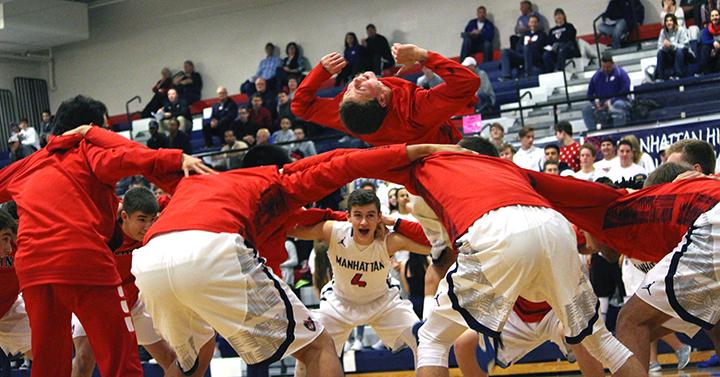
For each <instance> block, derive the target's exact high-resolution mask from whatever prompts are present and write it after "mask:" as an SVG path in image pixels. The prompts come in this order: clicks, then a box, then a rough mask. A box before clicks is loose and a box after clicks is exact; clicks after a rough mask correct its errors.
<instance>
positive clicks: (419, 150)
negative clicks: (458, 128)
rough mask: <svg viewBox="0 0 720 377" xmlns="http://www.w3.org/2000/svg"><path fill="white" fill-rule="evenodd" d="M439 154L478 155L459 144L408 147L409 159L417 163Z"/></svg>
mask: <svg viewBox="0 0 720 377" xmlns="http://www.w3.org/2000/svg"><path fill="white" fill-rule="evenodd" d="M439 152H456V153H471V154H477V153H476V152H473V151H471V150H468V149H465V148H463V147H461V146H459V145H457V144H417V145H409V146H408V147H407V154H408V159H409V160H410V161H415V160H418V159H420V158H423V157H427V156H429V155H431V154H433V153H439Z"/></svg>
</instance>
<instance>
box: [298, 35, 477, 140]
mask: <svg viewBox="0 0 720 377" xmlns="http://www.w3.org/2000/svg"><path fill="white" fill-rule="evenodd" d="M392 52H393V56H394V57H395V60H396V61H397V62H398V64H405V65H406V66H407V65H412V64H415V63H416V62H419V63H420V64H422V65H423V66H425V67H428V68H430V69H431V70H432V71H433V72H435V73H437V74H438V75H439V76H440V77H441V78H442V79H443V80H445V82H444V83H442V84H440V85H438V86H436V87H434V88H431V89H422V88H420V87H418V86H416V85H415V84H413V83H411V82H410V81H407V80H405V79H401V78H397V77H383V78H378V77H376V76H375V74H374V73H373V72H365V73H363V74H360V75H358V76H356V77H355V78H354V79H353V80H352V81H351V82H350V83H349V84H348V86H347V88H346V89H345V90H344V91H343V92H342V93H340V94H338V95H337V96H336V97H335V98H319V97H317V96H316V93H317V91H318V89H319V88H320V87H321V85H322V84H323V83H324V82H325V81H327V80H328V79H329V78H330V77H331V76H332V75H334V74H336V73H339V72H340V71H342V69H343V68H344V67H345V66H346V65H347V61H345V59H344V58H343V56H342V55H341V54H339V53H337V52H333V53H331V54H328V55H325V56H324V57H323V58H322V59H321V60H320V64H318V65H317V66H316V67H315V68H314V69H313V70H312V71H311V72H310V74H308V76H307V77H306V78H305V79H304V80H303V82H302V84H301V85H300V87H299V88H298V90H297V92H296V93H295V97H294V98H293V101H292V112H293V114H295V115H297V116H298V117H299V118H301V119H303V120H305V121H308V122H313V123H317V124H320V125H322V126H325V127H330V128H334V129H337V130H340V131H343V132H345V133H348V134H350V135H352V136H354V137H356V138H358V139H361V140H363V141H365V142H367V143H369V144H371V145H386V144H395V143H408V144H419V143H437V144H454V143H457V142H458V141H459V140H460V139H461V138H462V134H461V133H460V131H458V129H457V128H455V127H454V126H452V124H450V117H451V116H453V115H455V114H457V113H458V112H459V111H460V110H461V109H463V108H465V107H467V106H468V105H470V104H471V103H474V101H475V100H476V99H475V93H476V92H477V90H478V87H479V86H480V79H479V78H478V76H477V74H475V73H474V72H472V71H470V70H469V69H468V68H466V67H463V66H462V65H461V64H459V63H458V62H456V61H453V60H450V59H448V58H446V57H444V56H442V55H440V54H437V53H434V52H432V51H428V50H425V49H423V48H420V47H418V46H415V45H411V44H405V45H401V44H395V45H394V46H393V47H392Z"/></svg>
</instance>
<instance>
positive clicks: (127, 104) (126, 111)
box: [125, 96, 142, 140]
mask: <svg viewBox="0 0 720 377" xmlns="http://www.w3.org/2000/svg"><path fill="white" fill-rule="evenodd" d="M135 100H137V101H138V103H142V98H140V96H135V97H133V98H130V99H129V100H128V101H127V102H125V115H127V121H128V125H130V140H132V139H133V132H132V130H133V129H132V127H133V125H132V114H131V113H130V104H131V103H133V102H134V101H135Z"/></svg>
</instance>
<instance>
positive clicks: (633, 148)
mask: <svg viewBox="0 0 720 377" xmlns="http://www.w3.org/2000/svg"><path fill="white" fill-rule="evenodd" d="M621 145H627V146H628V147H630V149H631V150H633V151H635V147H634V146H633V144H632V143H631V142H630V140H626V139H622V140H620V141H618V143H617V147H618V149H620V146H621Z"/></svg>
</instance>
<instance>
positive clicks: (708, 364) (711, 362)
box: [697, 355, 720, 368]
mask: <svg viewBox="0 0 720 377" xmlns="http://www.w3.org/2000/svg"><path fill="white" fill-rule="evenodd" d="M697 366H698V368H712V367H717V366H720V360H718V357H717V355H712V356H711V357H710V358H709V359H707V360H705V361H703V362H701V363H698V365H697Z"/></svg>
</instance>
